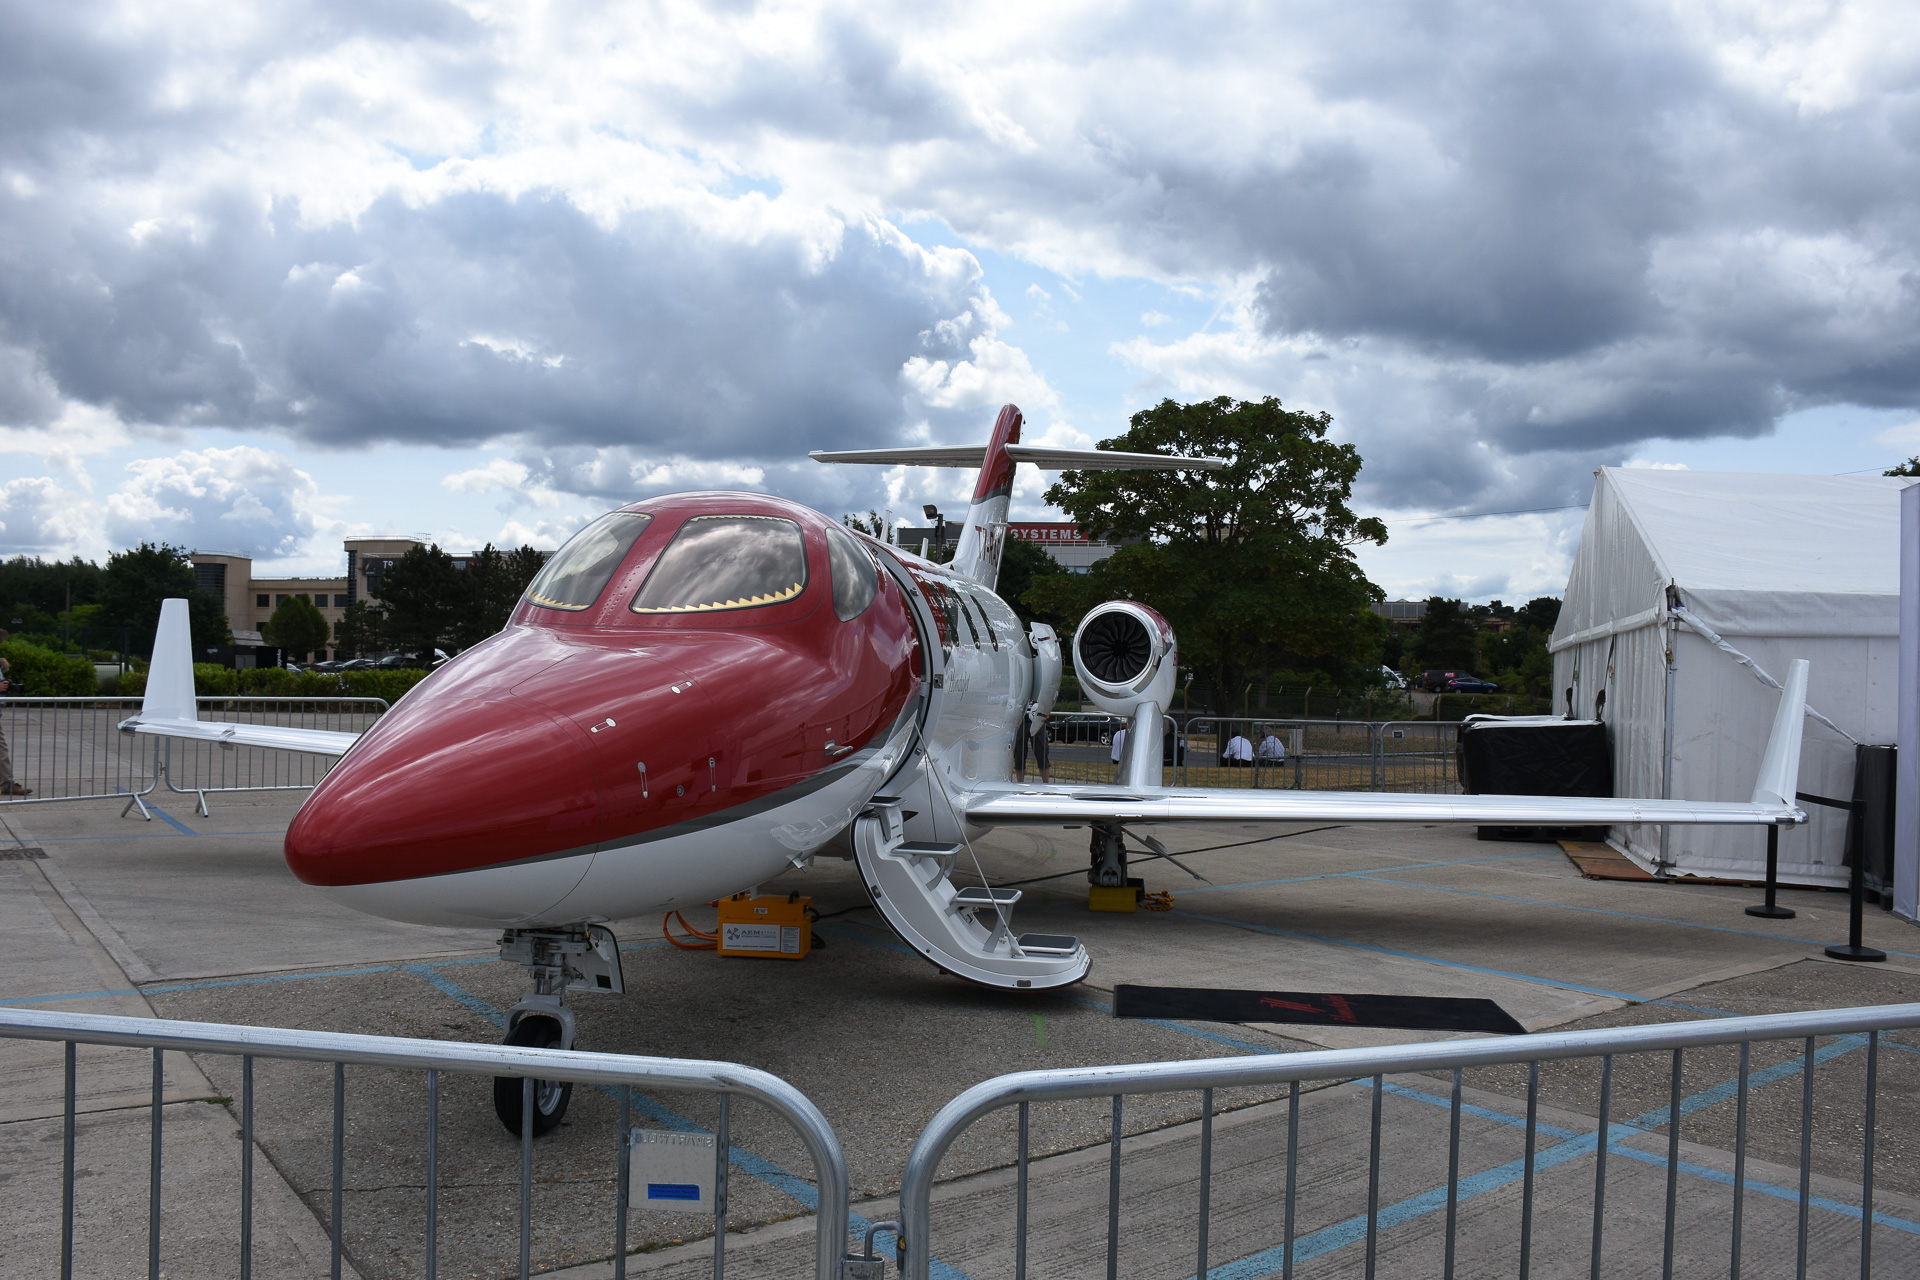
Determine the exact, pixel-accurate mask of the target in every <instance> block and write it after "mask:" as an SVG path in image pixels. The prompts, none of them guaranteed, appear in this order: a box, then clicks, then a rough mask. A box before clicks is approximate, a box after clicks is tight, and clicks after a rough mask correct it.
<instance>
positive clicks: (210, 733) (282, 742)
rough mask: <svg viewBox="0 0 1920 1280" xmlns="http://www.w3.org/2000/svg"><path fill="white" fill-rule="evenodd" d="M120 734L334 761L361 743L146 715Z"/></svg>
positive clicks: (349, 737) (322, 734)
mask: <svg viewBox="0 0 1920 1280" xmlns="http://www.w3.org/2000/svg"><path fill="white" fill-rule="evenodd" d="M120 732H122V733H131V734H139V735H142V736H148V737H155V738H185V739H188V740H189V741H193V742H217V743H219V744H220V745H221V746H223V747H268V748H271V749H273V750H275V751H298V752H301V753H303V754H305V755H310V756H334V757H339V756H343V755H345V754H347V748H348V747H351V746H352V745H353V744H354V743H355V742H358V741H359V740H360V735H359V734H357V733H336V732H334V731H333V730H331V729H294V728H288V727H286V726H283V725H273V724H233V723H230V722H228V721H224V720H173V719H149V718H147V716H146V715H145V713H142V714H140V715H137V716H133V717H132V718H130V719H127V720H122V721H121V722H120Z"/></svg>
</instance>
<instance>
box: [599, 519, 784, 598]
mask: <svg viewBox="0 0 1920 1280" xmlns="http://www.w3.org/2000/svg"><path fill="white" fill-rule="evenodd" d="M806 586H807V546H806V543H805V542H804V541H803V540H802V539H801V537H800V526H799V525H798V524H795V523H794V522H793V521H791V520H784V519H782V518H780V517H779V516H746V515H740V516H694V517H693V518H692V519H691V520H688V521H687V522H686V523H685V524H683V525H681V526H680V531H679V532H678V533H676V534H674V535H673V541H672V542H670V543H668V544H667V549H666V550H665V551H662V552H661V553H660V558H659V559H658V560H656V561H654V565H653V568H652V569H651V570H650V571H649V572H648V573H647V580H646V581H645V582H643V583H641V584H640V591H639V593H638V594H637V595H635V596H634V598H633V606H632V607H633V611H634V612H635V613H710V612H714V611H717V610H721V609H751V608H754V607H756V606H759V605H763V604H779V603H780V602H782V601H785V600H791V599H793V598H794V597H796V596H798V595H799V594H800V593H801V592H802V591H804V590H806Z"/></svg>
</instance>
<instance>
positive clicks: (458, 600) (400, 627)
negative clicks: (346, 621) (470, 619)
mask: <svg viewBox="0 0 1920 1280" xmlns="http://www.w3.org/2000/svg"><path fill="white" fill-rule="evenodd" d="M463 576H464V575H462V574H461V572H460V570H458V569H456V568H455V567H454V565H453V557H452V556H451V555H449V554H448V553H447V552H445V551H442V550H441V549H440V546H439V544H438V543H435V544H434V545H432V546H428V547H413V548H410V549H409V550H408V551H407V552H406V554H404V555H402V556H401V557H400V558H399V559H398V560H395V561H394V562H393V567H392V568H390V569H388V570H387V571H386V572H385V573H384V574H382V575H381V576H380V614H381V617H380V638H381V640H383V641H384V642H385V643H386V644H387V646H388V647H389V648H392V649H398V650H400V651H401V652H403V653H424V654H426V655H427V656H428V657H429V658H430V657H432V655H433V651H434V650H435V649H436V648H448V647H454V648H458V647H459V642H458V640H457V639H456V638H455V637H456V636H457V635H458V634H460V633H461V631H462V628H463V626H464V625H465V623H466V619H465V617H464V611H465V609H466V606H467V602H468V599H469V596H470V588H469V587H468V585H467V583H466V582H464V581H463Z"/></svg>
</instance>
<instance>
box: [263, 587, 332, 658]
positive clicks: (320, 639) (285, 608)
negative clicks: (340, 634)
mask: <svg viewBox="0 0 1920 1280" xmlns="http://www.w3.org/2000/svg"><path fill="white" fill-rule="evenodd" d="M331 631H332V627H330V626H329V625H328V623H327V619H326V617H325V616H324V615H323V614H322V613H321V612H320V611H319V610H318V609H316V608H314V607H313V605H312V604H311V603H309V602H308V601H307V600H305V599H304V598H302V597H300V596H288V597H287V598H286V599H284V600H282V601H281V602H280V603H279V604H277V605H275V606H274V609H273V616H272V617H271V618H268V619H267V621H266V625H265V626H263V627H261V628H260V638H261V639H262V640H265V641H266V642H267V643H268V644H270V645H272V646H274V647H275V648H277V649H284V650H286V652H287V656H288V657H290V658H293V659H295V660H298V661H304V660H305V658H306V655H307V654H309V653H312V652H313V651H314V650H315V649H324V648H326V647H327V638H328V635H329V633H330V632H331Z"/></svg>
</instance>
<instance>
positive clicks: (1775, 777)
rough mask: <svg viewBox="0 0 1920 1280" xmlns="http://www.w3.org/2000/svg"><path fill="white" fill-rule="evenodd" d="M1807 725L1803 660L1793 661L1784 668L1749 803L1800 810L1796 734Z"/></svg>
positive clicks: (1798, 760) (1798, 741)
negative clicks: (1778, 698)
mask: <svg viewBox="0 0 1920 1280" xmlns="http://www.w3.org/2000/svg"><path fill="white" fill-rule="evenodd" d="M1806 723H1807V660H1806V659H1805V658H1795V659H1794V660H1793V661H1792V662H1791V663H1789V664H1788V666H1787V683H1786V684H1785V685H1784V686H1783V687H1782V688H1781V690H1780V708H1779V710H1777V711H1775V712H1774V713H1773V732H1772V733H1770V734H1768V735H1767V751H1766V754H1765V755H1763V756H1761V757H1760V776H1759V777H1757V778H1755V779H1754V782H1753V803H1754V804H1756V805H1766V806H1768V807H1770V808H1772V807H1778V808H1781V809H1791V810H1796V811H1797V810H1798V809H1799V807H1800V732H1801V730H1802V729H1803V728H1805V727H1806Z"/></svg>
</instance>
